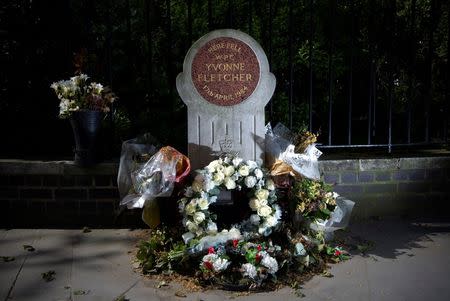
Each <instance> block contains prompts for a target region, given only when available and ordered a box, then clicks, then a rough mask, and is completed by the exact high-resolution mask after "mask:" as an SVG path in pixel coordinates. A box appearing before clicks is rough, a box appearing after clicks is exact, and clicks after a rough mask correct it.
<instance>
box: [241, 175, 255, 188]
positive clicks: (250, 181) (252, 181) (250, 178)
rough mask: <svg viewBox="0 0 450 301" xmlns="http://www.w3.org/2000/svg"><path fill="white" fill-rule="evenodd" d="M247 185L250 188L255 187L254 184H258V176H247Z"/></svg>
mask: <svg viewBox="0 0 450 301" xmlns="http://www.w3.org/2000/svg"><path fill="white" fill-rule="evenodd" d="M244 182H245V186H247V187H248V188H253V186H255V184H256V178H255V177H254V176H248V177H245V181H244Z"/></svg>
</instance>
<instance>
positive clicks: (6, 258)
mask: <svg viewBox="0 0 450 301" xmlns="http://www.w3.org/2000/svg"><path fill="white" fill-rule="evenodd" d="M0 257H1V258H2V259H3V262H10V261H14V260H16V258H15V257H12V256H0Z"/></svg>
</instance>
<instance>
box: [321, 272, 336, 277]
mask: <svg viewBox="0 0 450 301" xmlns="http://www.w3.org/2000/svg"><path fill="white" fill-rule="evenodd" d="M322 276H323V277H327V278H333V277H334V276H333V274H331V273H330V272H329V271H323V272H322Z"/></svg>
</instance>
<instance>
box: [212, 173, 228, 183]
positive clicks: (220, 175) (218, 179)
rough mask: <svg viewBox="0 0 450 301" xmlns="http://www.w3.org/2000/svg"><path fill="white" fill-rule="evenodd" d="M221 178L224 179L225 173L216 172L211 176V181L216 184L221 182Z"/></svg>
mask: <svg viewBox="0 0 450 301" xmlns="http://www.w3.org/2000/svg"><path fill="white" fill-rule="evenodd" d="M223 179H225V175H224V174H223V173H222V172H216V173H215V174H214V176H213V181H214V184H216V185H220V184H222V182H223Z"/></svg>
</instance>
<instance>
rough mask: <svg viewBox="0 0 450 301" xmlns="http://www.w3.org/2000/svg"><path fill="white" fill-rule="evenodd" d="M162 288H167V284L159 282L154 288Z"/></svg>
mask: <svg viewBox="0 0 450 301" xmlns="http://www.w3.org/2000/svg"><path fill="white" fill-rule="evenodd" d="M163 286H169V285H168V284H167V282H165V281H161V282H160V283H158V285H157V286H156V287H157V288H161V287H163Z"/></svg>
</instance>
